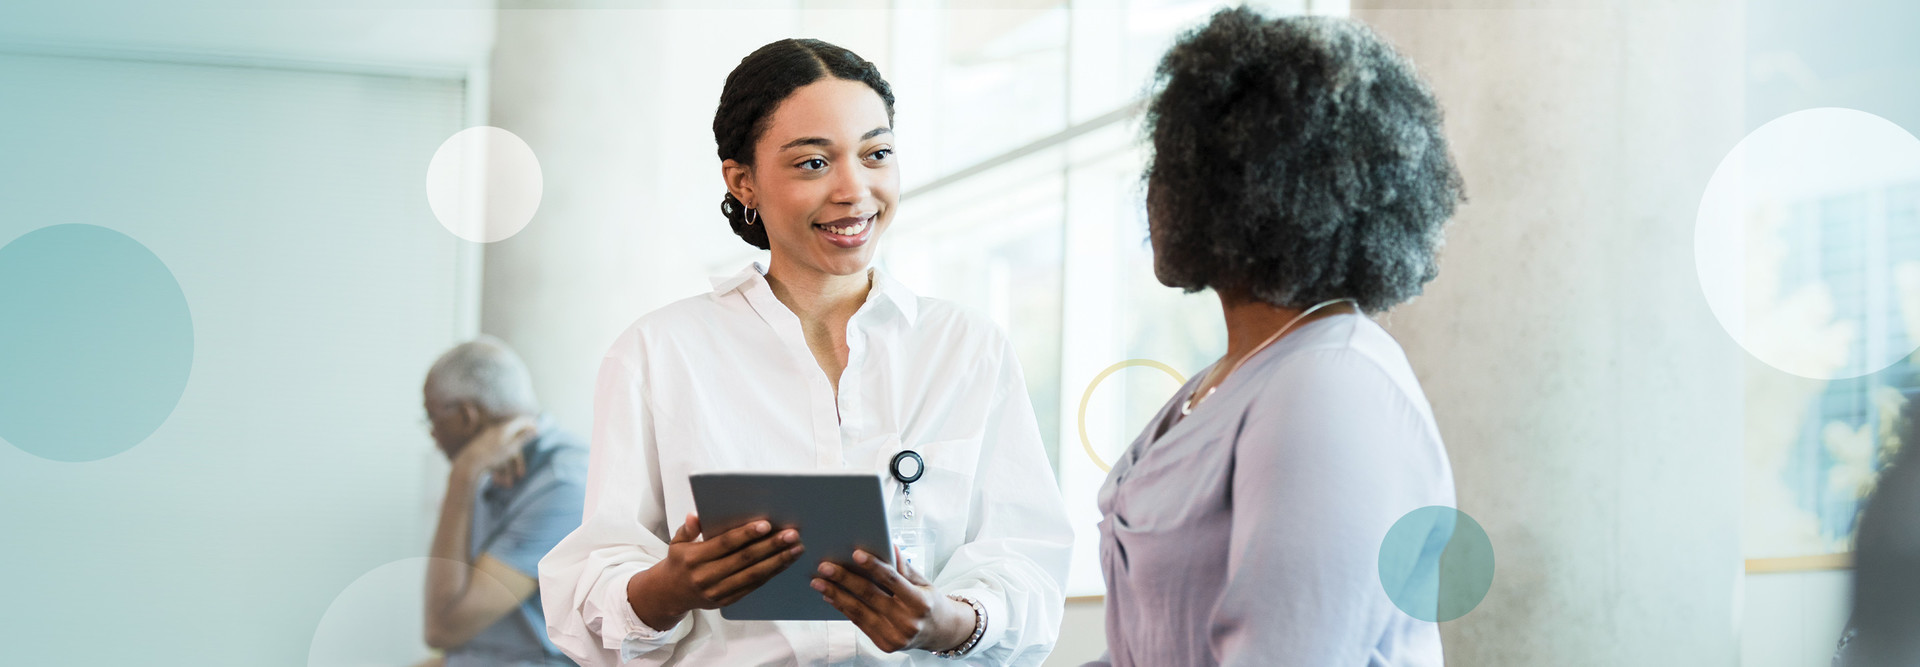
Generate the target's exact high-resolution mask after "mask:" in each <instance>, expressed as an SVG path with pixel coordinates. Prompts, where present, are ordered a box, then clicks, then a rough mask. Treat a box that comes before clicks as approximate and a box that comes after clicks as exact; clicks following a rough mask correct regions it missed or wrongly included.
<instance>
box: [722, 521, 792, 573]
mask: <svg viewBox="0 0 1920 667" xmlns="http://www.w3.org/2000/svg"><path fill="white" fill-rule="evenodd" d="M799 544H800V531H797V530H792V529H788V530H783V531H780V532H779V534H776V535H773V536H772V537H769V538H766V539H762V540H757V541H754V542H752V543H749V544H748V545H747V546H744V547H741V548H740V550H739V551H735V552H733V553H732V554H731V555H728V556H727V557H725V558H721V559H717V560H715V561H713V562H712V565H715V566H718V567H720V568H722V570H721V571H723V572H729V573H731V572H737V571H740V570H745V569H747V568H749V567H752V566H753V564H754V563H758V562H760V561H762V560H765V559H767V558H771V557H774V556H778V555H780V553H781V552H782V551H786V550H788V549H790V548H792V547H795V546H799Z"/></svg>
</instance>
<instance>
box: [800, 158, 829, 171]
mask: <svg viewBox="0 0 1920 667" xmlns="http://www.w3.org/2000/svg"><path fill="white" fill-rule="evenodd" d="M794 166H796V167H799V168H801V169H805V170H807V171H819V170H821V169H826V168H827V161H826V160H822V159H820V158H812V159H809V160H807V161H805V162H802V163H800V164H797V165H794Z"/></svg>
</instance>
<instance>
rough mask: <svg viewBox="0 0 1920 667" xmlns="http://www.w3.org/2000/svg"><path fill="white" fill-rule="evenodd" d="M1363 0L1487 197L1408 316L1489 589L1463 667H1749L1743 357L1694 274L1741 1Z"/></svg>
mask: <svg viewBox="0 0 1920 667" xmlns="http://www.w3.org/2000/svg"><path fill="white" fill-rule="evenodd" d="M1545 4H1547V3H1532V2H1498V1H1494V2H1489V1H1487V0H1423V1H1421V2H1418V3H1412V2H1380V1H1367V2H1363V1H1360V0H1356V1H1355V2H1354V3H1353V15H1354V17H1355V18H1357V19H1360V20H1362V21H1365V22H1367V23H1369V24H1371V25H1373V26H1374V27H1375V28H1377V29H1378V30H1380V31H1381V32H1382V33H1383V34H1384V35H1386V36H1387V38H1388V39H1389V40H1391V41H1392V42H1393V43H1395V44H1396V45H1397V46H1398V47H1399V48H1400V49H1401V50H1402V51H1403V52H1404V53H1405V54H1407V55H1408V56H1409V57H1410V58H1412V60H1413V61H1414V62H1415V63H1416V64H1417V65H1418V66H1419V67H1420V68H1421V70H1422V72H1423V73H1424V75H1425V76H1426V77H1427V79H1428V80H1429V81H1430V82H1431V83H1432V85H1433V87H1434V89H1435V90H1436V92H1437V94H1438V95H1439V98H1440V100H1441V102H1442V104H1443V105H1445V107H1446V111H1447V114H1448V115H1447V126H1448V134H1449V137H1450V138H1451V141H1452V142H1453V149H1454V152H1455V155H1456V156H1457V158H1458V160H1459V162H1460V166H1461V168H1462V170H1463V173H1464V175H1465V178H1466V184H1467V191H1468V196H1469V197H1470V199H1471V201H1470V203H1469V204H1468V205H1466V206H1465V207H1464V208H1462V209H1461V210H1460V212H1459V215H1458V217H1457V218H1456V220H1455V222H1454V223H1453V225H1452V227H1451V229H1450V230H1449V232H1448V239H1447V246H1446V249H1445V250H1444V251H1443V259H1442V264H1441V272H1440V278H1439V279H1438V280H1437V281H1435V282H1434V283H1432V284H1431V285H1429V286H1428V288H1427V292H1426V294H1425V296H1423V297H1421V298H1420V299H1418V300H1416V301H1415V302H1414V303H1412V304H1409V305H1406V306H1403V307H1401V308H1400V309H1398V310H1396V311H1394V312H1393V313H1392V314H1391V315H1390V317H1389V318H1388V325H1389V329H1390V330H1391V331H1392V332H1393V334H1394V335H1395V336H1396V337H1397V338H1399V340H1400V341H1401V343H1402V344H1403V345H1404V346H1405V347H1406V350H1407V353H1408V355H1409V356H1410V357H1411V359H1412V362H1413V365H1414V368H1415V369H1417V371H1418V372H1419V376H1420V380H1421V383H1422V384H1423V385H1424V386H1425V388H1426V391H1427V393H1428V396H1429V397H1430V398H1431V399H1432V402H1433V406H1434V411H1435V413H1436V416H1437V417H1438V419H1439V423H1440V427H1441V431H1442V433H1443V435H1444V437H1445V439H1446V442H1447V447H1448V450H1449V453H1450V455H1451V457H1452V461H1453V465H1454V474H1455V480H1456V482H1457V483H1458V485H1459V505H1460V508H1461V509H1462V510H1465V511H1466V512H1468V513H1469V514H1471V515H1473V516H1474V517H1475V518H1477V519H1478V520H1479V521H1480V522H1481V523H1482V524H1483V525H1484V526H1485V527H1486V529H1487V531H1488V533H1489V534H1490V535H1491V537H1492V539H1493V544H1494V548H1495V553H1496V559H1497V570H1496V576H1495V580H1494V585H1493V589H1492V591H1491V592H1490V593H1489V594H1488V596H1487V599H1486V600H1485V601H1484V602H1483V603H1482V604H1481V606H1480V607H1479V608H1478V609H1476V610H1475V611H1474V612H1473V613H1471V614H1469V615H1467V616H1465V617H1463V618H1461V619H1459V620H1456V621H1452V622H1449V623H1446V624H1444V625H1443V627H1442V633H1443V636H1444V637H1445V641H1446V644H1447V661H1448V663H1449V664H1456V665H1475V666H1500V665H1513V666H1521V665H1561V666H1574V665H1607V666H1617V665H1703V666H1704V665H1733V664H1737V663H1738V660H1739V651H1738V648H1739V642H1738V637H1737V628H1738V619H1737V618H1736V616H1737V612H1736V610H1737V609H1738V608H1739V605H1738V604H1737V596H1738V590H1739V581H1740V577H1741V568H1742V562H1741V554H1740V542H1739V518H1740V511H1741V488H1742V487H1741V433H1742V432H1741V428H1742V394H1741V379H1742V375H1741V373H1742V368H1743V366H1742V364H1743V356H1744V353H1743V352H1742V351H1741V350H1740V348H1739V347H1738V346H1737V345H1736V344H1735V343H1734V342H1733V341H1732V339H1731V338H1729V337H1728V336H1727V334H1726V333H1725V332H1724V331H1723V330H1722V329H1721V328H1720V327H1719V326H1718V324H1717V323H1716V322H1715V320H1714V318H1713V315H1712V313H1711V312H1710V311H1709V310H1708V307H1707V304H1706V302H1705V300H1704V298H1703V297H1702V295H1701V290H1700V287H1699V284H1698V281H1697V279H1696V278H1695V270H1694V262H1693V230H1694V214H1695V210H1696V208H1697V207H1698V205H1699V197H1700V194H1701V192H1702V191H1703V189H1704V187H1705V184H1706V182H1707V180H1708V178H1709V177H1710V176H1711V175H1712V173H1713V170H1714V167H1715V166H1716V165H1717V164H1718V163H1719V161H1720V159H1721V158H1722V157H1723V156H1724V155H1725V153H1726V151H1727V150H1729V149H1730V148H1732V147H1733V145H1734V144H1735V143H1737V142H1738V141H1739V139H1740V137H1741V134H1742V114H1741V109H1742V107H1741V104H1742V98H1741V93H1742V88H1741V81H1742V75H1743V71H1742V59H1741V53H1742V41H1741V40H1742V35H1743V32H1742V30H1743V27H1744V24H1743V13H1742V10H1741V7H1740V5H1739V4H1738V3H1729V2H1718V3H1715V2H1704V3H1675V2H1656V1H1651V0H1646V1H1640V0H1635V1H1628V2H1621V3H1617V4H1616V3H1585V2H1582V3H1559V4H1558V5H1557V6H1554V7H1552V8H1543V7H1542V6H1543V5H1545Z"/></svg>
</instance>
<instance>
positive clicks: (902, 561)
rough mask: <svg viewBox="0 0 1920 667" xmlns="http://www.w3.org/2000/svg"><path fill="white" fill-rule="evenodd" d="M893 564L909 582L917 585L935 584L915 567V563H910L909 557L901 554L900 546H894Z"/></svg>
mask: <svg viewBox="0 0 1920 667" xmlns="http://www.w3.org/2000/svg"><path fill="white" fill-rule="evenodd" d="M893 566H894V569H896V570H899V571H900V575H901V576H903V577H906V579H907V583H910V584H913V585H915V586H932V585H933V582H931V581H927V577H926V575H923V574H920V570H917V569H914V567H913V564H912V563H908V562H907V559H906V558H904V557H902V556H901V555H900V547H894V548H893Z"/></svg>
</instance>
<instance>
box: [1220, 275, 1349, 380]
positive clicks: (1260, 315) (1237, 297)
mask: <svg viewBox="0 0 1920 667" xmlns="http://www.w3.org/2000/svg"><path fill="white" fill-rule="evenodd" d="M1219 295H1220V311H1221V314H1222V315H1225V316H1226V320H1227V353H1226V354H1225V355H1224V356H1222V357H1221V359H1220V361H1221V362H1222V366H1223V367H1224V366H1230V365H1232V362H1233V361H1234V360H1237V359H1240V358H1241V357H1244V356H1246V355H1247V354H1249V353H1252V352H1253V350H1254V348H1256V347H1259V346H1260V344H1261V343H1264V342H1266V341H1267V338H1269V337H1271V336H1273V332H1275V331H1279V330H1280V327H1283V326H1286V325H1287V323H1288V322H1291V321H1293V318H1296V317H1299V316H1300V313H1301V311H1302V310H1304V309H1301V308H1287V307H1284V306H1276V305H1273V304H1270V303H1267V302H1265V301H1261V300H1259V299H1254V298H1251V297H1249V296H1244V295H1241V294H1238V293H1235V292H1226V291H1222V292H1219ZM1324 312H1326V311H1325V310H1324V309H1323V310H1321V311H1320V312H1316V313H1314V315H1320V314H1321V313H1324ZM1295 326H1296V327H1298V326H1299V325H1295Z"/></svg>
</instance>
